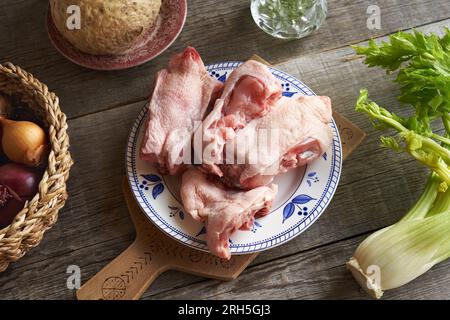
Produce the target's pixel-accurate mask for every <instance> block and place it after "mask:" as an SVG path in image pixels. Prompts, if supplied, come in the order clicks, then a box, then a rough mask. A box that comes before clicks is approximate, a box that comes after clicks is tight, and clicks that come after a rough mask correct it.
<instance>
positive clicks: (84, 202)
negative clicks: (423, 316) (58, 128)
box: [0, 20, 450, 298]
mask: <svg viewBox="0 0 450 320" xmlns="http://www.w3.org/2000/svg"><path fill="white" fill-rule="evenodd" d="M444 25H449V21H448V20H446V21H442V22H440V23H436V24H432V25H429V26H426V27H423V28H422V29H423V30H424V31H427V32H429V31H437V30H439V29H441V28H442V27H443V26H444ZM351 56H352V50H351V49H350V48H348V47H344V48H339V49H336V50H331V51H326V52H323V53H319V54H311V55H305V56H301V57H299V58H296V59H292V60H290V61H288V62H285V63H282V64H280V65H279V66H278V67H279V68H280V69H282V70H284V71H287V72H289V73H291V74H293V75H294V76H297V77H299V78H300V79H302V80H303V81H305V82H306V83H307V84H309V85H310V86H311V88H312V89H313V90H315V91H316V92H317V93H319V94H327V95H330V96H331V97H332V98H333V103H334V107H335V108H336V109H337V110H338V111H339V112H341V113H343V114H344V115H345V116H347V117H350V118H351V119H352V121H354V122H355V123H356V124H358V125H359V126H360V127H362V128H363V129H364V130H365V131H366V132H368V134H369V135H368V138H367V140H366V141H365V143H364V144H363V145H361V146H360V147H359V148H358V149H357V150H356V152H355V153H354V154H353V155H352V156H351V157H350V158H349V159H348V160H347V161H346V163H345V165H344V172H343V175H342V180H341V184H340V186H339V188H338V191H337V193H336V196H335V199H334V201H333V202H332V203H331V205H330V207H329V209H327V212H326V214H324V215H323V216H322V217H321V218H320V219H319V221H318V222H316V223H315V224H314V225H313V226H312V227H311V228H310V229H308V231H306V232H305V233H303V234H302V236H300V237H298V238H296V239H294V240H293V241H291V242H289V243H287V244H285V245H283V246H282V247H279V248H277V249H274V250H269V251H266V252H264V253H262V254H261V255H260V256H259V257H258V258H257V260H256V261H255V262H254V263H253V265H254V267H253V268H256V269H254V270H264V268H267V276H270V275H272V276H274V277H275V275H276V274H279V271H277V270H279V269H278V267H277V264H278V263H279V264H280V265H281V266H282V267H283V268H286V266H288V267H289V268H293V266H292V265H293V264H295V260H293V259H294V258H295V259H298V261H301V260H302V259H303V254H309V253H304V252H303V251H305V250H308V252H315V251H313V250H328V249H322V248H327V244H330V243H335V244H333V246H334V247H333V248H337V249H336V250H338V251H339V250H340V249H339V248H346V249H345V250H343V253H342V256H341V257H340V260H336V261H334V263H336V266H334V267H331V268H330V267H329V266H330V263H332V262H333V261H331V262H330V261H326V259H324V261H323V263H322V264H320V263H316V264H314V270H315V272H316V273H317V274H318V275H321V277H327V276H328V275H329V274H330V273H332V272H333V270H334V269H335V268H337V269H336V270H338V269H339V268H338V266H337V261H339V262H340V263H341V262H343V261H345V259H347V258H348V257H349V256H350V255H351V253H352V251H353V250H354V249H355V247H356V245H357V243H359V241H360V240H361V239H360V238H357V240H351V241H350V242H348V243H347V242H345V241H344V242H343V243H342V244H341V243H340V240H342V239H347V238H351V237H353V236H356V235H360V234H367V233H368V232H371V231H373V230H376V229H378V228H380V227H383V226H386V225H389V224H392V223H393V222H395V221H397V220H398V218H399V217H400V216H402V214H403V213H404V212H405V211H406V209H407V208H408V207H409V206H410V205H411V204H412V203H413V201H414V199H415V198H416V197H417V195H418V193H419V192H420V190H421V187H422V185H423V184H424V180H425V177H426V170H425V169H424V168H422V167H420V166H418V165H417V164H416V163H415V162H414V161H411V160H410V159H409V158H408V157H406V156H399V155H393V154H392V153H391V152H390V151H389V150H385V149H382V148H380V147H379V144H378V142H377V141H378V133H377V132H375V131H374V130H372V129H371V128H370V125H369V122H368V121H367V119H366V117H365V116H362V115H359V114H355V113H354V111H353V104H354V101H355V98H356V96H357V91H358V88H359V87H362V86H367V87H369V88H371V92H373V93H374V96H375V97H376V98H377V100H378V101H379V102H380V103H381V104H384V105H388V104H392V103H395V102H394V101H395V97H396V95H397V94H398V92H397V91H396V90H395V87H393V85H392V84H391V83H390V82H389V81H388V80H387V79H386V76H385V75H384V73H383V72H381V71H376V70H373V71H370V72H368V70H367V68H366V67H365V66H364V65H363V64H362V63H361V60H358V59H356V60H355V59H348V57H351ZM342 75H348V78H347V79H346V81H342ZM142 107H143V102H137V103H133V104H130V105H125V106H120V107H118V108H115V109H113V110H109V111H105V112H100V113H95V114H92V115H87V116H84V117H80V118H77V119H74V120H71V121H69V125H70V135H71V138H72V140H71V142H72V153H73V155H74V158H75V162H76V164H75V166H74V169H73V171H72V173H71V179H70V183H69V194H70V200H69V202H68V204H67V206H66V208H65V209H64V210H63V211H62V212H61V217H60V221H59V223H58V224H57V225H56V226H55V228H54V229H52V231H51V232H48V233H47V234H46V237H45V239H44V241H43V243H42V244H41V245H40V246H39V248H38V249H36V250H33V251H32V253H31V254H29V255H28V256H26V257H25V258H23V259H22V260H21V261H20V262H19V263H17V264H15V265H13V266H11V268H10V269H8V271H6V272H5V273H4V274H3V275H1V276H0V288H1V289H0V297H2V298H13V297H14V298H44V295H43V294H44V293H45V295H46V297H48V298H61V297H64V298H71V297H73V292H72V291H70V290H67V289H66V288H65V281H66V277H67V275H66V274H65V269H66V268H67V266H68V265H69V264H77V265H79V266H80V267H81V268H82V277H83V281H85V280H86V279H88V278H89V277H91V276H92V275H93V274H95V272H97V271H98V270H99V269H101V267H103V266H104V265H105V264H106V263H107V262H108V261H110V260H112V259H113V258H114V257H115V256H117V254H118V253H120V252H121V251H122V250H123V249H124V248H125V247H126V246H127V245H128V244H129V243H130V242H131V240H132V238H133V232H134V231H133V228H132V224H131V221H130V219H129V217H128V213H127V211H126V208H125V205H124V202H123V198H122V193H121V184H120V183H121V178H122V176H123V174H124V160H123V154H124V146H125V143H126V139H127V136H128V132H129V130H130V127H131V125H132V123H133V121H134V119H135V118H136V116H137V114H138V113H139V110H140V109H141V108H142ZM367 159H370V161H367ZM351 246H353V247H351ZM314 248H317V249H314ZM330 250H332V249H330ZM49 261H51V263H49ZM310 267H312V266H310ZM340 267H342V263H341V265H340ZM253 268H252V269H250V270H253ZM258 268H259V269H258ZM294 269H295V268H294ZM295 270H297V269H295ZM439 270H441V269H439ZM260 272H262V273H264V272H263V271H260ZM247 274H253V273H252V272H250V271H248V272H246V273H245V275H244V277H248V279H249V280H248V281H250V282H251V279H252V276H250V275H247ZM307 274H308V272H305V276H304V277H300V278H298V279H297V278H295V275H294V274H291V275H289V276H288V278H287V279H292V281H293V283H292V286H294V287H298V288H297V289H295V290H294V289H293V291H292V293H286V292H284V291H283V290H279V291H280V292H279V293H278V294H274V292H271V293H270V294H271V296H272V297H274V298H285V297H286V295H291V294H292V296H289V297H291V298H294V296H295V295H297V294H299V292H298V291H296V290H302V288H303V285H302V283H303V284H304V283H308V279H307V278H306V277H307ZM289 277H291V278H289ZM336 277H338V281H339V282H340V283H343V282H345V281H346V282H348V283H347V284H346V286H347V288H354V289H355V291H356V293H348V292H347V291H345V292H341V293H339V292H340V291H339V292H335V293H334V294H335V297H338V296H339V295H338V294H341V296H339V297H347V298H358V297H361V296H363V295H361V294H358V293H357V292H358V291H357V290H356V285H355V283H353V282H352V280H351V279H350V278H349V276H348V274H347V275H345V276H344V275H342V274H341V275H340V276H336ZM240 279H241V278H239V279H238V280H237V281H238V283H240ZM246 279H247V278H246ZM343 279H347V280H345V281H344V280H343ZM274 281H275V280H274ZM416 282H417V283H418V284H417V286H419V287H425V288H427V289H426V290H428V291H427V292H428V293H427V294H428V297H432V296H433V295H432V288H434V287H435V286H436V283H430V282H428V283H423V282H422V281H421V280H420V279H419V280H417V281H416ZM244 283H245V281H244ZM27 284H28V285H30V286H32V287H33V288H34V289H33V290H20V288H24V287H26V286H27ZM419 284H420V285H419ZM316 285H317V286H319V285H320V284H318V283H317V284H316ZM443 285H445V282H444V284H443ZM202 286H218V284H217V283H216V282H213V281H205V280H203V279H200V278H197V277H194V276H188V275H184V274H181V273H177V272H169V273H167V274H165V275H163V276H161V277H160V279H158V280H156V282H155V283H154V284H153V286H152V287H151V288H150V290H149V291H148V293H147V294H146V295H145V297H147V298H153V297H161V298H162V297H164V298H166V297H170V296H171V295H173V296H174V297H182V296H183V295H184V294H185V293H183V292H189V290H191V292H197V293H198V294H200V291H201V290H200V288H202ZM223 286H224V285H220V286H219V287H220V288H222V287H223ZM226 286H232V288H233V289H232V291H233V293H236V294H237V295H238V296H241V297H247V298H250V293H249V295H246V292H247V291H248V288H247V287H246V286H245V285H242V286H240V285H238V284H236V282H233V284H227V285H226ZM174 287H175V288H177V292H174V291H171V289H173V288H174ZM181 288H185V289H183V290H181ZM189 288H191V289H189ZM226 288H229V287H226ZM414 288H416V285H414ZM178 289H179V290H178ZM303 289H304V292H303V293H302V294H299V295H298V296H296V297H297V298H300V297H307V296H308V292H309V291H308V290H307V289H305V288H303ZM197 290H198V291H197ZM217 290H219V289H217ZM226 290H228V289H226ZM254 290H257V289H254ZM264 290H265V289H264ZM264 290H263V291H264ZM330 290H331V289H330ZM442 290H444V293H446V294H447V295H449V294H450V291H449V287H448V286H447V287H445V286H443V287H442V288H441V291H442ZM213 291H214V290H213ZM219 291H220V290H219ZM290 291H291V290H289V292H290ZM220 292H222V291H220ZM252 292H253V291H252ZM264 292H265V291H264ZM327 292H328V291H324V292H323V293H320V291H318V290H312V291H311V295H310V298H315V297H322V298H325V297H326V295H327V294H328V293H327ZM253 293H254V292H253ZM347 293H348V296H347ZM330 294H331V293H330ZM416 294H417V292H416V291H414V290H411V289H410V288H409V289H408V288H402V289H399V290H397V293H396V294H395V295H394V296H395V297H403V298H407V297H410V298H411V297H416ZM198 297H206V296H202V295H199V296H198ZM218 297H222V298H224V297H226V294H222V293H221V294H219V295H218ZM433 297H434V296H433Z"/></svg>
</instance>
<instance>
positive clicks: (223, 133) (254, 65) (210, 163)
mask: <svg viewBox="0 0 450 320" xmlns="http://www.w3.org/2000/svg"><path fill="white" fill-rule="evenodd" d="M281 93H282V88H281V84H280V82H279V81H278V80H277V79H276V78H275V76H273V75H272V73H271V72H270V70H269V69H268V68H267V67H266V66H265V65H263V64H261V63H259V62H257V61H253V60H250V61H247V62H245V63H243V64H242V65H240V66H239V67H238V68H236V69H235V70H234V71H233V72H232V73H231V74H230V76H229V77H228V79H227V81H226V83H225V87H224V90H223V93H222V96H221V97H220V99H217V101H216V104H215V105H214V109H213V110H212V111H211V113H210V114H209V115H208V116H207V117H206V118H205V120H204V121H203V125H202V129H201V131H202V136H201V138H202V141H203V149H202V153H203V154H202V155H201V156H199V155H198V154H197V159H202V163H203V164H204V168H206V169H207V171H210V172H213V173H215V174H217V175H220V170H218V167H217V166H216V165H215V164H218V163H221V162H222V154H223V147H224V144H225V141H226V140H227V139H232V138H233V137H234V135H235V132H236V131H237V130H238V129H242V128H244V127H245V125H246V124H247V123H248V122H249V121H251V120H253V119H256V118H260V117H262V116H264V115H265V114H267V113H268V112H269V111H270V110H271V109H272V108H273V106H274V105H275V103H276V102H277V101H278V99H279V98H280V97H281ZM196 136H197V134H196ZM196 151H197V150H196Z"/></svg>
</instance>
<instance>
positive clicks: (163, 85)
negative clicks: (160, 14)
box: [140, 47, 223, 175]
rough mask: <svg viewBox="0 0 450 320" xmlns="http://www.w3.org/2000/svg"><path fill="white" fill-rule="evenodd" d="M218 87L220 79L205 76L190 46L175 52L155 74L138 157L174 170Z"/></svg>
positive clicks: (162, 169)
mask: <svg viewBox="0 0 450 320" xmlns="http://www.w3.org/2000/svg"><path fill="white" fill-rule="evenodd" d="M222 88H223V85H222V83H221V82H220V81H218V80H216V79H213V78H212V77H210V76H209V74H208V72H207V71H206V69H205V66H204V64H203V61H202V59H201V58H200V55H199V54H198V52H197V51H196V50H195V49H194V48H192V47H188V48H186V49H185V50H184V52H182V53H180V54H176V55H175V56H174V57H173V58H172V59H171V60H170V63H169V67H168V69H164V70H161V71H160V72H158V74H157V77H156V84H155V88H154V90H153V94H152V97H151V99H150V101H149V104H148V118H147V124H146V128H145V134H144V139H143V141H142V145H141V151H140V156H141V158H142V159H143V160H145V161H147V162H149V163H152V164H156V165H158V166H159V167H160V169H161V171H162V172H164V173H169V174H172V175H173V174H176V173H178V172H179V171H180V169H181V168H183V165H182V162H183V156H188V155H187V154H185V153H184V151H183V150H185V151H188V152H189V154H190V152H191V147H190V145H191V144H190V143H191V139H192V135H193V133H194V131H195V130H196V128H197V127H198V126H199V122H200V121H202V120H203V118H204V116H205V112H206V110H207V108H208V106H209V105H210V103H211V104H212V103H213V102H214V101H215V99H216V98H217V97H218V96H220V93H221V91H222ZM189 160H190V159H189ZM190 162H191V161H189V163H190Z"/></svg>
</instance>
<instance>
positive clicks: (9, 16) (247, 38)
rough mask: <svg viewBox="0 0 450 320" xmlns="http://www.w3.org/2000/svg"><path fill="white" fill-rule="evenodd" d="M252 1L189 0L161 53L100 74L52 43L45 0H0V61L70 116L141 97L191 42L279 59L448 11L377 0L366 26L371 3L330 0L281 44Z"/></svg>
mask: <svg viewBox="0 0 450 320" xmlns="http://www.w3.org/2000/svg"><path fill="white" fill-rule="evenodd" d="M249 4H250V0H236V1H215V0H192V1H191V0H189V1H188V16H187V20H186V25H185V27H184V29H183V31H182V33H181V35H180V37H179V38H178V40H176V42H175V43H174V44H173V45H172V46H171V47H170V48H169V49H168V50H167V51H166V52H165V53H164V54H163V55H161V56H160V57H158V58H157V59H155V60H153V61H151V62H149V63H147V64H145V65H143V66H141V67H137V68H133V69H129V70H123V71H113V72H101V71H93V70H87V69H84V68H82V67H79V66H76V65H74V64H73V63H71V62H69V61H67V60H66V59H65V58H64V57H62V56H61V55H60V54H59V53H58V52H57V51H56V50H55V49H54V48H53V47H52V45H51V43H50V41H49V39H48V37H47V34H46V28H45V14H46V10H47V1H45V0H20V1H18V0H2V1H1V4H0V39H1V46H0V47H1V49H0V61H7V60H10V61H12V62H14V63H16V64H18V65H20V66H22V67H23V68H25V69H26V70H28V71H29V72H31V73H33V74H34V75H35V76H36V77H37V78H38V79H40V80H42V81H44V82H45V83H46V84H47V85H48V86H49V87H50V88H51V89H52V90H54V91H55V92H57V93H58V96H59V97H60V99H61V105H62V108H63V110H64V111H65V112H66V113H67V115H68V117H69V118H72V117H78V116H81V115H85V114H89V113H93V112H98V111H101V110H106V109H110V108H113V107H117V106H120V105H124V104H126V103H131V102H135V101H139V100H144V99H145V97H147V96H148V94H149V89H150V85H151V83H152V82H153V75H154V74H155V71H157V70H159V69H160V68H161V67H162V66H165V65H166V63H167V61H168V58H169V57H170V56H171V55H172V54H173V53H174V52H177V51H180V50H182V49H183V48H184V47H185V46H186V45H192V46H194V47H196V48H197V49H198V50H199V52H200V53H201V54H202V57H203V59H204V60H205V62H206V63H214V62H218V61H226V60H244V59H247V58H248V57H250V56H251V55H252V54H254V53H257V54H259V55H261V56H262V57H263V58H265V59H266V60H267V61H270V62H271V63H273V64H277V63H280V62H282V61H286V60H289V59H291V58H293V57H296V56H300V55H305V54H311V53H317V52H320V51H326V50H330V49H333V48H336V47H341V46H345V45H348V44H349V43H356V42H360V41H363V40H366V39H368V38H370V37H377V36H381V35H385V34H388V33H392V32H395V31H397V30H400V29H408V28H411V27H416V26H420V25H424V24H428V23H431V22H435V21H439V20H442V19H445V18H448V17H449V16H450V6H449V5H448V0H414V1H406V0H402V1H392V0H379V1H376V3H375V4H377V5H378V6H379V7H380V9H381V18H382V25H381V30H369V29H368V28H367V27H366V19H367V17H368V15H367V14H366V10H367V7H368V6H369V5H372V4H374V2H373V1H372V0H335V1H329V15H328V19H327V20H326V23H325V24H324V25H323V26H322V27H321V28H320V29H319V30H318V31H317V32H315V33H314V34H312V35H311V36H309V37H307V38H305V39H302V40H300V41H284V40H278V39H274V38H272V37H270V36H269V35H267V34H265V33H264V32H262V31H261V30H259V29H258V27H257V26H256V24H255V23H254V21H253V19H252V17H251V14H250V5H249ZM10 26H14V27H13V28H11V27H10Z"/></svg>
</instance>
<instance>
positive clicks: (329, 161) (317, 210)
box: [126, 62, 342, 254]
mask: <svg viewBox="0 0 450 320" xmlns="http://www.w3.org/2000/svg"><path fill="white" fill-rule="evenodd" d="M240 64H241V62H222V63H218V64H214V65H209V66H207V69H208V71H209V72H210V75H211V76H212V77H216V78H217V79H219V80H221V81H225V80H226V78H227V76H228V75H229V74H230V73H231V71H233V69H235V68H236V67H238V66H239V65H240ZM270 70H271V72H272V73H273V74H274V75H275V76H276V77H277V78H278V79H279V80H280V81H281V83H282V86H283V95H284V96H288V97H292V96H296V95H314V93H313V92H312V91H311V90H310V89H309V88H308V87H307V86H305V85H304V84H303V83H302V82H300V81H299V80H297V79H295V78H294V77H292V76H290V75H288V74H286V73H284V72H282V71H279V70H277V69H273V68H271V69H270ZM146 114H147V106H146V107H144V108H143V109H142V111H141V113H140V114H139V116H138V118H137V120H136V122H135V124H134V126H133V129H132V131H131V134H130V137H129V141H128V145H127V152H126V170H127V175H128V180H129V182H130V186H131V189H132V191H133V194H134V196H135V197H136V200H137V202H138V203H139V205H140V207H141V208H142V210H143V211H144V212H145V214H146V215H147V216H148V217H149V219H150V220H151V221H152V222H153V223H154V224H156V225H157V226H158V227H159V228H160V229H161V230H162V231H163V232H165V233H166V234H168V235H169V236H171V237H172V238H174V239H175V240H178V241H180V242H182V243H184V244H186V245H188V246H190V247H194V248H197V249H200V250H208V248H207V246H206V241H205V228H204V226H203V224H202V223H200V222H198V221H195V220H193V219H192V218H191V217H190V216H189V215H187V214H185V212H184V210H183V205H182V203H181V201H180V196H179V188H180V181H181V178H180V177H173V176H162V175H160V174H159V173H158V171H157V170H156V169H155V168H154V167H152V166H151V165H149V164H147V163H146V162H144V161H142V160H141V159H140V157H139V147H140V145H141V141H142V137H143V131H144V127H145V118H146ZM330 125H331V127H332V129H333V133H334V138H333V143H332V145H331V147H330V148H329V149H328V150H327V152H326V153H325V154H324V155H323V156H322V157H320V158H319V159H317V160H316V161H314V162H313V163H311V164H309V165H308V166H307V167H305V168H297V169H295V170H291V171H289V172H287V173H285V174H283V175H280V176H278V177H276V178H275V181H274V183H276V184H277V185H278V187H279V191H278V195H277V198H276V200H275V201H274V203H273V207H272V212H271V213H270V214H269V215H267V216H265V217H262V218H259V219H256V220H255V223H254V225H253V228H252V230H251V231H236V232H235V233H234V234H232V236H231V239H230V250H231V253H232V254H242V253H250V252H256V251H263V250H267V249H270V248H272V247H275V246H278V245H280V244H283V243H285V242H287V241H289V240H291V239H293V238H294V237H296V236H298V235H299V234H300V233H302V232H303V231H305V230H306V229H307V228H308V227H309V226H311V225H312V224H313V223H314V222H315V221H316V220H317V219H318V218H319V216H320V215H321V214H322V213H323V212H324V210H325V209H326V207H327V206H328V204H329V203H330V201H331V198H332V197H333V195H334V192H335V191H336V188H337V185H338V182H339V178H340V173H341V168H342V146H341V141H340V138H339V133H338V129H337V126H336V124H335V123H334V121H333V123H331V124H330Z"/></svg>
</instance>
